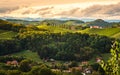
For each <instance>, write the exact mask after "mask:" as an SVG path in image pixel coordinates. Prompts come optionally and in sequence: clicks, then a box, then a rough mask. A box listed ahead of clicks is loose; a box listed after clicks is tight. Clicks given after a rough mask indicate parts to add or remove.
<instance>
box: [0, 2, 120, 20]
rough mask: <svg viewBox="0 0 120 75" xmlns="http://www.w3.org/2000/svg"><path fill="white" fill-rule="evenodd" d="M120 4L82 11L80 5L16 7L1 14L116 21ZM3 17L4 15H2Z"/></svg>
mask: <svg viewBox="0 0 120 75" xmlns="http://www.w3.org/2000/svg"><path fill="white" fill-rule="evenodd" d="M119 7H120V3H118V4H110V5H98V4H97V5H93V6H90V7H88V8H84V9H82V8H81V7H80V6H79V5H78V4H77V5H76V6H75V5H66V6H65V5H63V6H60V5H59V6H52V5H51V6H42V7H41V6H31V7H28V6H26V7H14V8H8V7H6V8H4V9H1V8H0V13H6V14H5V16H17V17H34V18H35V17H36V18H37V17H42V18H54V17H76V18H84V17H85V18H87V17H91V18H104V19H116V18H118V19H119V18H120V8H119ZM1 16H2V15H1Z"/></svg>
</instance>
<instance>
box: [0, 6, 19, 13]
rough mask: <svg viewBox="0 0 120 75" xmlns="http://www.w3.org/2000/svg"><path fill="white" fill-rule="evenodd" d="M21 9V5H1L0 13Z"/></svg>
mask: <svg viewBox="0 0 120 75" xmlns="http://www.w3.org/2000/svg"><path fill="white" fill-rule="evenodd" d="M17 9H19V7H0V13H7V12H11V11H14V10H17Z"/></svg>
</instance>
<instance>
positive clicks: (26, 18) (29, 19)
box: [0, 17, 120, 22]
mask: <svg viewBox="0 0 120 75" xmlns="http://www.w3.org/2000/svg"><path fill="white" fill-rule="evenodd" d="M0 19H3V20H6V19H14V20H15V19H16V20H26V21H42V20H46V19H47V20H51V19H52V20H53V19H54V20H63V21H64V20H82V21H84V22H91V21H94V20H96V19H92V18H67V17H62V18H29V17H25V18H16V17H0ZM104 21H107V22H120V19H115V20H114V19H110V20H107V19H106V20H104Z"/></svg>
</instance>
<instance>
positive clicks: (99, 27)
mask: <svg viewBox="0 0 120 75" xmlns="http://www.w3.org/2000/svg"><path fill="white" fill-rule="evenodd" d="M90 28H97V29H102V28H103V27H101V26H90Z"/></svg>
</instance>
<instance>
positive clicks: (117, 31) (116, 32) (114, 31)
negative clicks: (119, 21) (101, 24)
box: [78, 28, 120, 38]
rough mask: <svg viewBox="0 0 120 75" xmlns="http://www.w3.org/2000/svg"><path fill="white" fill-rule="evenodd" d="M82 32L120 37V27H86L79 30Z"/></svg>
mask: <svg viewBox="0 0 120 75" xmlns="http://www.w3.org/2000/svg"><path fill="white" fill-rule="evenodd" d="M78 32H81V33H89V34H99V35H105V36H109V37H114V38H120V28H105V29H90V28H88V29H85V30H81V31H78Z"/></svg>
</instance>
